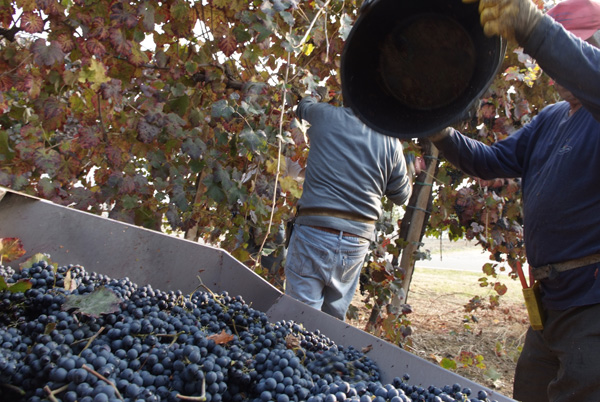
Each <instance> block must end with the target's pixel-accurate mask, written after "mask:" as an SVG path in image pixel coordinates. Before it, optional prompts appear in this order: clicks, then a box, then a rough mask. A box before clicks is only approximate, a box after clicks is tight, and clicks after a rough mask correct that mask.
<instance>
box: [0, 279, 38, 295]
mask: <svg viewBox="0 0 600 402" xmlns="http://www.w3.org/2000/svg"><path fill="white" fill-rule="evenodd" d="M32 286H33V285H32V284H31V282H30V281H29V280H28V279H21V280H19V281H17V283H13V284H11V285H10V286H9V285H8V284H7V283H6V281H5V280H4V277H2V276H0V291H4V290H8V291H9V292H11V293H24V292H25V291H27V290H29V289H31V287H32Z"/></svg>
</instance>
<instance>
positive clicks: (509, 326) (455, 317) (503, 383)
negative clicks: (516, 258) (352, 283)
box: [352, 268, 528, 396]
mask: <svg viewBox="0 0 600 402" xmlns="http://www.w3.org/2000/svg"><path fill="white" fill-rule="evenodd" d="M481 276H483V274H481V273H477V272H467V271H452V270H438V269H423V268H421V269H417V270H416V271H415V274H414V275H413V280H412V282H411V288H410V292H409V295H408V300H407V302H408V304H410V305H411V307H412V309H413V313H411V314H410V315H409V317H408V318H409V319H410V321H411V327H412V329H413V334H412V336H411V337H410V339H409V341H408V342H405V343H404V344H403V347H404V349H406V350H407V351H409V352H411V353H414V354H415V355H418V356H420V357H422V358H425V359H427V360H430V361H432V362H436V363H441V361H442V359H443V358H448V359H452V360H454V361H456V362H458V366H459V367H458V368H457V369H456V370H454V371H455V372H456V373H457V374H459V375H461V376H463V377H465V378H468V379H470V380H472V381H475V382H477V383H479V384H482V385H485V386H487V387H490V388H493V389H496V390H497V391H498V392H499V393H501V394H503V395H506V396H510V395H512V384H513V374H514V369H515V364H516V360H517V358H518V355H519V353H520V348H521V346H522V344H523V340H524V336H525V332H526V330H527V327H528V323H527V310H526V309H525V306H524V304H523V299H522V293H521V289H520V284H519V282H518V281H514V280H512V279H509V278H507V277H504V278H500V279H499V281H500V282H502V283H504V284H505V285H506V286H507V287H508V292H507V294H506V295H505V296H503V298H502V301H501V304H500V307H499V308H496V309H494V310H490V309H484V310H482V309H478V310H477V311H475V312H471V313H467V312H465V309H464V306H465V304H467V303H468V301H469V300H470V299H471V298H472V297H473V296H475V295H479V296H482V297H487V295H488V294H489V291H488V290H487V289H484V288H481V287H480V286H479V284H478V281H477V280H478V278H480V277H481ZM357 296H359V295H357ZM355 300H356V302H357V303H356V304H357V305H360V304H361V303H360V297H357V298H356V299H355ZM368 314H369V311H367V310H366V309H365V308H362V309H361V311H360V318H359V319H358V320H357V321H355V322H352V324H353V325H356V326H357V327H359V328H364V326H365V325H364V324H365V322H366V320H367V318H368ZM461 353H463V354H466V355H472V356H482V357H483V360H482V363H483V365H485V368H479V367H475V366H473V365H471V366H469V365H467V366H465V367H463V366H462V364H460V356H461Z"/></svg>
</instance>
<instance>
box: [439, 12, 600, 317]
mask: <svg viewBox="0 0 600 402" xmlns="http://www.w3.org/2000/svg"><path fill="white" fill-rule="evenodd" d="M522 45H523V48H524V51H525V52H526V53H527V54H529V55H530V56H532V57H533V58H535V59H536V61H537V62H538V63H539V65H540V66H541V67H542V69H543V70H544V71H545V72H546V73H547V74H548V75H550V76H551V77H552V78H553V79H555V80H556V81H557V82H558V83H559V84H561V85H562V86H563V87H565V88H566V89H568V90H569V91H570V92H571V93H572V94H573V95H574V96H575V97H576V98H577V99H579V100H580V101H581V103H582V105H583V107H582V108H580V109H579V110H577V111H576V112H575V113H574V114H573V115H572V116H569V109H570V105H569V104H568V103H567V102H558V103H556V104H554V105H550V106H547V107H546V108H544V109H543V110H542V111H541V112H540V113H539V114H538V115H537V116H536V117H535V118H534V119H532V121H531V123H530V124H528V125H526V126H524V127H523V128H522V129H520V130H518V131H516V132H515V133H513V134H512V135H510V136H509V137H508V138H506V139H504V140H502V141H499V142H497V143H495V144H493V145H491V146H487V145H484V144H482V143H480V142H478V141H475V140H473V139H470V138H468V137H466V136H463V135H462V134H460V133H459V132H457V131H456V130H455V131H454V132H453V133H452V134H451V135H450V136H449V137H447V138H445V139H444V140H442V141H439V142H437V143H436V146H438V148H439V149H440V150H441V151H442V152H443V154H444V156H445V157H446V158H447V159H448V160H449V161H450V162H451V163H452V164H453V165H455V166H457V167H458V168H460V169H461V170H462V171H464V172H465V173H467V174H469V175H472V176H476V177H480V178H483V179H492V178H500V177H507V178H510V177H521V178H522V188H523V205H524V237H525V246H526V252H527V259H528V261H529V264H530V265H531V266H533V267H536V266H542V265H546V264H551V263H558V262H563V261H568V260H572V259H576V258H580V257H585V256H588V255H591V254H595V253H599V252H600V122H599V121H600V50H598V49H596V48H594V47H593V46H591V45H589V44H587V43H585V42H583V41H581V40H580V39H578V38H576V37H575V36H573V35H572V34H570V33H568V32H567V31H565V30H564V28H563V27H562V26H561V25H560V24H558V23H556V22H554V21H553V20H552V19H551V18H550V17H548V16H544V17H543V18H542V20H541V21H540V23H539V24H538V25H537V26H536V27H535V29H534V31H533V32H532V34H531V36H530V37H529V39H528V40H527V43H523V44H522ZM597 267H598V264H594V265H591V266H588V267H584V268H581V269H577V270H574V271H566V272H563V273H561V274H560V275H559V276H558V277H557V278H554V279H545V280H542V289H543V292H544V302H545V304H546V305H547V307H548V308H552V309H566V308H568V307H572V306H581V305H587V304H593V303H598V302H600V283H598V281H597V280H596V276H597V274H598V272H597Z"/></svg>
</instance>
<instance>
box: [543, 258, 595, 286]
mask: <svg viewBox="0 0 600 402" xmlns="http://www.w3.org/2000/svg"><path fill="white" fill-rule="evenodd" d="M597 262H600V254H592V255H588V256H587V257H582V258H576V259H574V260H569V261H565V262H558V263H556V264H548V265H543V266H541V267H535V268H533V267H532V269H531V274H532V276H533V278H534V279H535V280H537V281H539V280H540V279H546V278H554V277H556V275H558V273H559V272H564V271H569V270H571V269H575V268H581V267H585V266H586V265H591V264H595V263H597Z"/></svg>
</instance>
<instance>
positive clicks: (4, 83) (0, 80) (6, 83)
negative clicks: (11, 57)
mask: <svg viewBox="0 0 600 402" xmlns="http://www.w3.org/2000/svg"><path fill="white" fill-rule="evenodd" d="M4 71H6V70H4ZM14 85H15V82H14V80H13V76H12V74H0V92H8V91H10V89H11V88H12V87H13V86H14Z"/></svg>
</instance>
